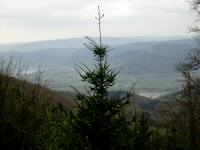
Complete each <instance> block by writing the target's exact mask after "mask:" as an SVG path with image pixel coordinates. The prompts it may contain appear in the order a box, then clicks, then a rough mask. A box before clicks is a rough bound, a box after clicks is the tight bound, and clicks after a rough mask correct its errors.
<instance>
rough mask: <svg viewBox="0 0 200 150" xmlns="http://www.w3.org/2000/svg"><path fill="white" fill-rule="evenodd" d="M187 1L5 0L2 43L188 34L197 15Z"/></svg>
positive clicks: (0, 15)
mask: <svg viewBox="0 0 200 150" xmlns="http://www.w3.org/2000/svg"><path fill="white" fill-rule="evenodd" d="M186 1H187V0H101V1H100V0H0V43H4V42H25V41H38V40H47V39H60V38H71V37H84V36H86V35H88V36H91V35H92V36H96V35H97V33H98V32H97V31H98V30H97V25H96V22H95V19H94V17H95V16H96V13H97V5H100V6H101V8H102V11H103V12H104V13H105V18H104V21H103V25H102V28H103V29H102V30H103V35H104V36H115V37H119V36H183V35H189V34H190V33H189V31H188V27H189V26H191V25H192V24H193V22H194V20H195V15H194V13H193V12H192V11H191V10H190V8H189V4H188V3H187V2H186Z"/></svg>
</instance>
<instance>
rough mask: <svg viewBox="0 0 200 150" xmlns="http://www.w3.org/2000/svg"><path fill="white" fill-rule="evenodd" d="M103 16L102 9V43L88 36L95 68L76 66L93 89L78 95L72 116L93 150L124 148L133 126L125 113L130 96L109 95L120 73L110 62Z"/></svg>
mask: <svg viewBox="0 0 200 150" xmlns="http://www.w3.org/2000/svg"><path fill="white" fill-rule="evenodd" d="M103 17H104V14H101V12H100V8H99V6H98V16H97V17H95V18H96V19H97V21H98V27H99V42H98V43H97V42H96V41H94V40H92V39H90V38H88V37H87V39H88V40H89V44H85V45H86V47H87V48H88V49H89V50H91V52H92V53H93V55H94V58H95V61H96V64H95V67H94V69H91V68H89V67H88V66H86V65H84V64H81V65H75V68H76V70H77V71H78V73H79V75H80V77H81V78H82V81H86V82H88V83H89V87H88V89H87V94H86V95H83V94H77V96H76V103H77V109H76V110H75V111H74V112H73V113H72V125H73V128H74V129H75V131H76V132H77V133H78V134H79V135H80V137H81V138H82V140H83V141H84V142H85V147H86V148H85V149H91V150H109V149H122V148H123V146H125V145H126V140H127V139H128V138H126V137H127V135H128V134H127V133H128V130H129V123H130V122H129V121H128V118H127V117H126V116H125V113H124V108H125V107H126V106H127V105H128V104H129V103H130V101H129V98H128V97H129V96H126V97H123V98H122V97H117V96H115V97H112V96H110V94H109V91H110V87H112V86H113V85H114V84H115V80H116V76H117V72H116V71H115V70H113V69H112V68H111V67H110V64H109V63H108V62H107V56H108V51H109V46H107V45H104V44H102V36H101V21H102V18H103ZM126 147H127V145H126ZM81 149H83V145H82V148H81Z"/></svg>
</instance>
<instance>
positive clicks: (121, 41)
mask: <svg viewBox="0 0 200 150" xmlns="http://www.w3.org/2000/svg"><path fill="white" fill-rule="evenodd" d="M179 38H180V37H104V38H103V42H104V43H105V44H107V45H111V46H119V45H125V44H128V43H133V42H134V43H135V42H147V41H167V40H175V39H179ZM92 39H94V40H96V41H98V38H96V37H92ZM85 42H87V39H86V38H71V39H59V40H47V41H38V42H28V43H13V44H0V52H6V51H15V52H30V51H38V50H44V49H62V48H65V49H71V48H72V49H73V48H83V47H84V45H83V44H84V43H85Z"/></svg>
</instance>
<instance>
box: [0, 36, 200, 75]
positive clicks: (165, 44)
mask: <svg viewBox="0 0 200 150" xmlns="http://www.w3.org/2000/svg"><path fill="white" fill-rule="evenodd" d="M52 42H53V43H51V42H50V41H49V42H48V45H49V47H48V48H47V46H48V45H45V46H44V45H43V44H44V43H42V44H41V42H38V43H35V45H37V47H40V48H41V47H43V46H44V48H45V49H38V50H36V49H35V50H34V51H28V52H4V53H1V55H2V56H4V57H6V58H9V57H10V56H15V57H17V58H22V60H23V61H24V62H25V63H28V64H31V65H34V66H37V65H39V64H42V65H43V66H45V67H47V68H57V69H59V68H60V69H61V68H72V66H73V65H74V63H79V62H84V63H85V64H87V65H90V64H92V62H93V58H92V54H91V53H90V51H89V50H88V49H86V48H62V47H58V48H55V46H56V44H55V41H52ZM62 42H63V43H64V41H62V40H61V41H56V43H62ZM29 44H30V43H29ZM29 44H27V45H26V46H28V45H29ZM40 44H41V45H42V46H41V45H40ZM52 45H54V46H52ZM66 45H67V44H66ZM77 45H78V44H77ZM29 46H30V49H32V50H33V47H32V45H29ZM57 46H59V44H58V45H57ZM194 47H196V44H195V41H193V40H192V39H181V40H170V41H153V42H134V43H129V44H125V45H121V46H115V47H113V48H112V49H111V50H110V54H109V60H110V62H111V64H113V66H114V67H117V68H121V67H123V68H124V69H123V72H125V73H133V74H141V73H168V72H173V71H174V68H175V66H176V65H177V64H178V63H179V62H180V61H181V59H183V58H184V55H186V53H187V52H188V51H190V50H191V49H192V48H194ZM27 48H28V47H26V49H27ZM34 48H36V47H34Z"/></svg>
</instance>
